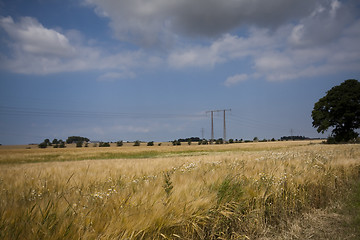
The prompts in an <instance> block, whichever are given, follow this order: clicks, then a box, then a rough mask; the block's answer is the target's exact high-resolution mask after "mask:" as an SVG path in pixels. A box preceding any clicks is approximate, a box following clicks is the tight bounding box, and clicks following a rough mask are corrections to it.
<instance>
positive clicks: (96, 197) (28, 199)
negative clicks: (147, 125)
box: [0, 145, 360, 239]
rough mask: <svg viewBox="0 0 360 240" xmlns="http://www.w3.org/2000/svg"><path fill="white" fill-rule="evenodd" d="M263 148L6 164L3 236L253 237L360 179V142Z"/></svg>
mask: <svg viewBox="0 0 360 240" xmlns="http://www.w3.org/2000/svg"><path fill="white" fill-rule="evenodd" d="M263 146H265V147H262V148H258V149H255V150H253V151H218V152H216V151H215V152H210V151H209V154H207V155H202V154H200V155H196V154H194V155H193V156H182V155H171V156H167V157H160V156H158V157H149V158H139V159H115V160H85V161H81V162H78V161H76V162H70V161H68V162H43V163H28V164H11V165H5V164H3V165H1V168H0V199H1V200H0V201H1V204H0V239H253V238H259V237H262V236H267V235H268V234H269V232H274V229H275V230H276V229H277V227H278V226H279V225H281V224H282V223H284V222H286V221H290V220H291V219H293V218H297V217H299V216H300V215H301V214H303V213H306V212H309V211H312V210H313V209H322V208H326V207H328V206H330V205H332V204H335V203H338V202H341V201H343V199H344V196H347V194H348V193H349V192H351V191H352V186H353V184H354V183H355V182H356V181H359V177H360V162H359V160H360V148H359V146H358V145H340V146H328V145H309V146H287V147H286V148H279V147H276V148H275V149H271V147H269V146H268V145H263ZM208 147H209V148H211V146H208ZM174 148H176V147H174ZM200 150H204V149H200ZM159 151H160V150H159ZM165 152H167V154H168V150H166V151H165Z"/></svg>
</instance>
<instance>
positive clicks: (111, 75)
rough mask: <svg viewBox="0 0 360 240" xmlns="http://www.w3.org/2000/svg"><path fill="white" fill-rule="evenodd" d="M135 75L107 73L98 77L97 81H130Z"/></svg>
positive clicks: (130, 73) (132, 73)
mask: <svg viewBox="0 0 360 240" xmlns="http://www.w3.org/2000/svg"><path fill="white" fill-rule="evenodd" d="M135 76H136V74H135V73H134V72H107V73H105V74H103V75H101V76H100V77H98V80H99V81H114V80H117V79H131V78H135Z"/></svg>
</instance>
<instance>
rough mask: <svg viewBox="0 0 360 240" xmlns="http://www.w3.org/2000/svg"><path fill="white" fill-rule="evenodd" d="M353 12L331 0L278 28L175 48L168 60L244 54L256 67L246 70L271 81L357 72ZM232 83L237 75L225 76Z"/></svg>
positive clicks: (209, 63)
mask: <svg viewBox="0 0 360 240" xmlns="http://www.w3.org/2000/svg"><path fill="white" fill-rule="evenodd" d="M351 13H352V12H351V10H350V9H349V6H344V5H342V4H339V3H338V2H337V1H336V0H334V1H329V2H327V4H325V5H321V8H320V7H319V8H318V9H317V10H316V11H314V12H313V13H312V14H309V16H307V17H305V18H303V19H302V20H300V22H299V23H295V24H287V25H284V26H282V27H279V28H278V29H277V30H276V31H270V30H264V29H261V28H256V27H253V28H250V30H249V32H248V34H247V37H238V36H236V35H230V34H226V35H224V36H223V37H221V38H219V39H217V40H216V41H214V42H213V43H211V44H210V45H209V46H201V47H199V46H195V47H193V48H190V49H186V50H184V51H183V52H182V51H181V50H176V51H175V52H173V53H172V54H171V55H170V58H169V59H168V61H169V65H170V66H172V67H176V68H183V67H191V66H193V67H199V66H200V67H214V66H216V64H218V63H228V62H232V64H234V63H236V62H237V61H242V60H244V59H246V60H248V61H250V63H251V66H252V67H251V68H250V69H246V71H245V73H246V74H248V75H251V76H258V77H262V78H264V79H266V80H268V81H285V80H290V79H297V78H304V77H314V76H321V75H326V74H334V73H338V72H342V71H358V70H359V69H360V68H359V67H360V45H359V44H358V42H360V30H359V29H360V21H359V20H355V17H356V16H355V15H352V14H351ZM354 20H355V21H354ZM310 33H311V34H310ZM190 53H191V54H190ZM240 67H241V66H240ZM242 71H243V72H244V69H242ZM232 82H236V81H235V79H227V80H226V81H225V85H229V84H231V83H232Z"/></svg>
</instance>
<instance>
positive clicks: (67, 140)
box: [66, 136, 90, 144]
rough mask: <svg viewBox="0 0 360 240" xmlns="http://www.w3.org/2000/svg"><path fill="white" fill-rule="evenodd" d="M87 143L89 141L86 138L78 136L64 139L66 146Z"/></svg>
mask: <svg viewBox="0 0 360 240" xmlns="http://www.w3.org/2000/svg"><path fill="white" fill-rule="evenodd" d="M89 141H90V139H88V138H86V137H80V136H71V137H68V138H67V139H66V143H67V144H70V143H74V142H89Z"/></svg>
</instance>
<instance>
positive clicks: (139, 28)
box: [84, 0, 328, 46]
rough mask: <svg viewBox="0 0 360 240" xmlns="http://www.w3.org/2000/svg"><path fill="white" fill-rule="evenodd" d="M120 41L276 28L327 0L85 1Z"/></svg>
mask: <svg viewBox="0 0 360 240" xmlns="http://www.w3.org/2000/svg"><path fill="white" fill-rule="evenodd" d="M84 1H85V2H86V3H87V4H89V5H90V6H93V7H95V11H96V12H97V13H98V14H99V15H101V16H104V17H108V18H109V19H110V21H111V22H110V25H111V27H112V29H113V30H114V33H115V36H116V37H117V38H118V39H120V40H126V41H133V42H136V43H140V44H144V45H150V46H151V45H154V44H155V45H156V43H159V42H161V43H162V44H163V43H164V42H169V41H172V40H173V38H174V37H176V36H194V35H195V36H203V37H214V36H219V35H221V34H224V33H226V32H228V31H231V30H235V29H237V28H239V27H242V26H244V25H250V26H257V27H266V28H268V27H269V28H276V27H278V26H280V25H282V24H284V23H285V22H287V21H297V20H299V19H300V18H302V17H304V16H307V15H309V14H311V12H312V11H313V10H314V8H316V6H317V5H319V4H320V3H322V2H328V1H327V0H293V1H289V0H266V1H264V0H224V1H218V0H196V1H194V0H120V1H114V0H84Z"/></svg>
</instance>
